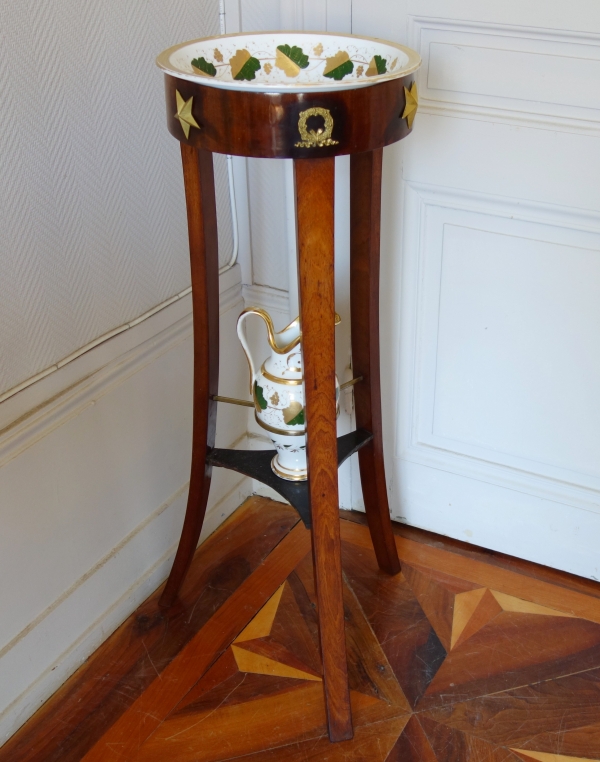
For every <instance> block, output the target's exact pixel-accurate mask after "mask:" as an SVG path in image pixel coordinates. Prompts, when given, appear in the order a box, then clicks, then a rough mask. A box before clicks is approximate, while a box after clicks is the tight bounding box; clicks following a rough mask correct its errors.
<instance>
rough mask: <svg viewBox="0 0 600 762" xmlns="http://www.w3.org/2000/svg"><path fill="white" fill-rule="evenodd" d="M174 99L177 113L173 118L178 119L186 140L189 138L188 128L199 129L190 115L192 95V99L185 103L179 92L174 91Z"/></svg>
mask: <svg viewBox="0 0 600 762" xmlns="http://www.w3.org/2000/svg"><path fill="white" fill-rule="evenodd" d="M175 98H176V100H177V113H176V114H174V116H175V117H176V118H177V119H179V124H180V125H181V129H182V130H183V134H184V135H185V136H186V138H189V136H190V127H196V129H198V130H199V129H200V125H199V124H198V122H197V121H196V120H195V119H194V117H193V115H192V105H193V101H194V96H193V95H192V97H191V98H188V100H187V101H186V100H185V98H184V97H183V96H182V95H181V93H180V92H179V90H175Z"/></svg>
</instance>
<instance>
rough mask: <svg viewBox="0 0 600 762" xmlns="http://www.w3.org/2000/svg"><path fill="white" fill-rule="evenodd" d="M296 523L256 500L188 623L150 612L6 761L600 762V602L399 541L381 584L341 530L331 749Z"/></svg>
mask: <svg viewBox="0 0 600 762" xmlns="http://www.w3.org/2000/svg"><path fill="white" fill-rule="evenodd" d="M295 521H296V518H295V515H294V512H293V510H292V509H290V508H289V507H287V506H284V505H282V504H280V503H274V502H271V501H268V500H266V499H262V498H254V499H253V500H252V501H250V502H249V503H247V504H246V505H245V506H244V507H242V509H240V511H239V512H238V514H237V515H234V517H232V519H231V520H229V521H228V522H227V523H226V525H225V526H223V527H222V528H221V529H219V530H218V532H217V533H216V534H215V535H214V536H213V537H212V538H211V539H209V540H208V541H207V543H205V544H204V546H202V547H201V548H200V550H199V551H198V555H197V556H196V558H195V560H194V563H193V565H192V568H191V570H190V575H189V577H188V579H187V581H186V583H185V585H184V587H183V589H182V594H181V604H182V607H183V608H182V612H181V614H180V615H174V614H171V617H170V618H168V619H167V618H165V616H164V614H162V613H161V612H160V611H159V609H158V607H157V596H156V595H155V596H153V598H152V599H150V601H148V602H147V603H146V604H144V606H142V607H141V609H140V610H139V611H138V612H137V613H136V615H134V616H133V617H132V618H131V619H130V621H129V622H128V623H126V624H125V625H123V627H122V628H121V629H120V630H119V631H117V633H115V635H113V636H112V637H111V638H110V639H109V641H107V643H106V644H105V646H103V647H102V648H101V649H100V650H99V651H98V653H97V654H96V655H95V656H94V657H93V658H92V659H91V660H90V662H89V663H88V664H86V665H84V667H82V669H81V670H79V672H78V673H77V674H76V675H74V676H73V678H72V679H71V681H69V684H68V685H67V686H65V688H64V689H63V690H62V691H60V692H59V693H58V694H57V695H56V696H55V697H54V698H53V699H52V700H51V701H50V702H48V704H47V705H46V706H45V707H44V708H43V709H42V710H41V711H40V712H39V713H38V715H37V716H36V717H34V718H33V719H32V720H31V721H30V722H29V723H28V725H26V726H25V727H24V728H23V729H22V731H21V732H20V733H18V734H17V736H15V738H13V739H12V740H11V741H9V742H8V743H7V744H6V745H5V746H4V747H3V748H2V749H1V750H0V761H1V762H4V760H6V761H7V762H8V760H10V761H11V762H13V761H16V762H22V760H28V761H29V762H42V761H45V760H67V762H74V761H75V760H81V759H99V760H100V759H101V760H103V762H104V761H106V762H112V761H113V760H120V761H121V762H123V761H126V762H133V761H134V760H137V761H138V762H158V761H159V760H160V762H162V760H166V759H177V760H182V761H187V762H192V761H193V762H199V761H200V760H202V761H203V762H225V761H226V760H233V759H235V760H244V762H262V761H263V760H283V761H284V762H306V761H308V760H310V761H314V762H317V760H318V761H319V762H321V760H331V761H333V762H337V761H338V760H339V761H340V762H341V761H342V760H344V762H347V761H348V760H353V761H355V762H364V760H369V762H370V760H381V761H382V762H384V761H385V762H531V760H535V761H536V762H588V761H590V760H591V762H600V649H599V647H598V643H599V642H600V622H598V621H597V620H598V619H599V618H600V598H599V597H598V596H597V595H596V593H598V592H599V590H598V588H599V587H600V586H595V587H594V586H592V587H590V588H589V594H586V593H585V592H583V591H582V590H573V589H572V588H573V585H574V580H573V579H571V578H570V576H569V575H564V578H563V579H562V584H561V580H559V578H558V575H556V574H554V573H553V575H552V578H553V580H554V581H553V582H552V583H550V582H548V581H547V580H543V579H540V577H541V576H543V574H542V570H541V569H540V568H537V567H534V565H530V570H531V574H528V573H527V571H528V567H527V565H526V564H525V563H524V562H521V563H520V571H519V572H516V571H515V570H514V569H506V568H500V567H499V566H498V565H496V564H495V563H494V562H493V561H490V562H489V563H486V562H485V560H484V559H485V551H482V550H479V551H478V550H477V549H475V548H472V549H471V550H470V551H469V553H470V554H473V555H474V556H477V557H471V556H470V555H465V553H466V552H467V551H466V550H465V549H463V548H459V547H456V546H455V545H454V543H453V541H447V542H446V543H444V542H443V541H442V540H440V539H439V538H432V537H431V536H429V535H427V534H426V533H415V532H414V531H412V530H411V537H410V538H407V537H404V536H398V535H397V536H396V539H397V541H398V552H399V556H400V560H401V562H402V567H403V570H402V573H401V574H397V575H395V576H390V575H388V574H386V573H384V572H382V571H381V570H380V568H379V565H378V562H377V558H376V556H375V553H374V551H373V548H372V546H371V543H370V538H369V533H368V528H367V527H366V526H362V525H360V524H357V523H355V522H353V521H344V520H342V521H341V530H342V531H341V537H342V551H343V553H342V558H343V569H344V575H343V578H342V596H343V604H344V619H345V624H346V627H345V640H346V649H347V653H348V679H349V685H350V697H351V706H352V714H353V720H354V731H355V732H354V737H353V738H352V739H351V740H346V741H342V742H340V743H335V744H331V743H330V742H329V739H328V737H327V714H326V709H325V701H324V695H323V688H322V684H321V677H322V674H323V667H322V662H321V658H320V654H319V633H318V621H317V604H318V598H317V594H316V592H315V584H314V577H313V561H312V557H311V553H310V543H309V540H310V533H309V532H308V531H307V530H305V529H304V528H303V527H301V526H296V527H295V528H292V527H293V526H294V522H295ZM394 530H395V531H396V532H398V533H399V534H400V535H402V534H404V533H406V532H407V528H406V527H400V526H398V525H394ZM417 537H420V538H421V540H422V541H421V542H419V541H418V540H417ZM581 585H582V586H585V585H584V583H583V581H582V582H581ZM586 585H587V583H586ZM188 622H189V624H188ZM146 648H147V651H146ZM242 652H243V656H241V657H240V654H242ZM151 673H152V674H151ZM148 723H149V724H148ZM149 731H150V732H149ZM102 733H103V735H102V737H100V735H101V734H102ZM88 734H89V735H90V736H91V737H90V738H87V735H88ZM90 747H93V748H92V750H91V753H89V754H87V756H86V752H87V751H88V750H89V749H90Z"/></svg>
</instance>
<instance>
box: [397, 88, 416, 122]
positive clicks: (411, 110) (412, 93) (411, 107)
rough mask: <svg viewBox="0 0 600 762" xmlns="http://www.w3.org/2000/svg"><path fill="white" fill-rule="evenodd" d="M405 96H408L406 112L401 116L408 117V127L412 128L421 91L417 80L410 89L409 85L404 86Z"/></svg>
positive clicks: (402, 117)
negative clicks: (418, 88) (419, 91)
mask: <svg viewBox="0 0 600 762" xmlns="http://www.w3.org/2000/svg"><path fill="white" fill-rule="evenodd" d="M404 97H405V98H406V105H405V106H404V113H403V114H402V116H401V117H400V118H401V119H406V123H407V124H408V129H409V130H411V129H412V126H413V122H414V121H415V115H416V113H417V109H418V108H419V93H418V91H417V83H416V82H413V83H412V86H411V88H410V90H409V89H408V88H407V87H405V88H404Z"/></svg>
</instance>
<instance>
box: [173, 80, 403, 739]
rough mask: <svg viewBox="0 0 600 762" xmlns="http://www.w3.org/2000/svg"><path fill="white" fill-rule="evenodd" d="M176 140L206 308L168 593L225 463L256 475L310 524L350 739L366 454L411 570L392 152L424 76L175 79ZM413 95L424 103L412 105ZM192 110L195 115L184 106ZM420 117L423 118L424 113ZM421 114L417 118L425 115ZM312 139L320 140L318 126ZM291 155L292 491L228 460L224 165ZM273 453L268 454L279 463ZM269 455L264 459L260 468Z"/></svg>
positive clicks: (340, 712)
mask: <svg viewBox="0 0 600 762" xmlns="http://www.w3.org/2000/svg"><path fill="white" fill-rule="evenodd" d="M165 80H166V101H167V119H168V127H169V130H170V132H171V133H172V134H173V135H174V137H176V138H177V139H178V140H179V141H180V142H181V155H182V160H183V174H184V182H185V193H186V204H187V217H188V228H189V241H190V256H191V271H192V296H193V310H194V413H193V415H194V420H193V425H194V431H193V446H192V468H191V481H190V491H189V498H188V505H187V512H186V516H185V522H184V525H183V531H182V535H181V540H180V543H179V548H178V551H177V555H176V558H175V562H174V564H173V568H172V571H171V574H170V576H169V579H168V582H167V585H166V588H165V590H164V592H163V594H162V598H161V605H162V606H163V607H164V608H166V609H168V608H169V607H171V606H172V605H173V604H174V602H175V600H176V598H177V594H178V591H179V589H180V587H181V585H182V583H183V580H184V578H185V575H186V573H187V571H188V568H189V566H190V563H191V561H192V557H193V555H194V552H195V550H196V546H197V544H198V539H199V537H200V530H201V528H202V522H203V519H204V513H205V510H206V504H207V500H208V494H209V489H210V480H211V472H212V468H213V466H215V465H217V466H221V467H225V468H232V469H235V470H237V471H240V472H241V473H245V474H247V475H249V476H253V477H254V478H257V479H259V480H261V481H265V482H268V483H269V484H270V486H272V487H274V488H275V489H277V490H278V491H279V492H281V494H283V495H284V496H285V497H286V498H287V499H288V500H289V502H290V503H291V504H292V505H294V506H295V507H296V508H297V509H298V510H299V512H300V514H301V515H302V518H303V519H304V521H305V523H307V525H308V526H312V538H313V557H314V568H315V583H316V590H317V600H318V615H319V636H320V643H321V655H322V661H323V682H324V690H325V699H326V706H327V717H328V727H329V736H330V739H331V740H332V741H341V740H345V739H348V738H351V737H352V733H353V731H352V717H351V709H350V695H349V689H348V675H347V665H346V649H345V634H344V610H343V604H342V570H341V549H340V530H339V514H338V484H337V469H338V465H339V463H340V462H341V461H342V460H344V459H345V458H346V457H348V455H350V454H351V453H352V452H355V451H358V457H359V464H360V477H361V482H362V489H363V495H364V502H365V508H366V513H367V519H368V524H369V529H370V533H371V538H372V541H373V546H374V548H375V553H376V556H377V560H378V563H379V566H380V567H381V569H382V570H384V571H385V572H387V573H389V574H397V573H398V572H399V571H400V563H399V560H398V555H397V552H396V545H395V542H394V537H393V534H392V526H391V520H390V514H389V509H388V500H387V490H386V481H385V470H384V461H383V441H382V421H381V394H380V375H379V374H380V370H379V239H380V211H381V171H382V155H383V147H384V146H386V145H389V144H390V143H394V142H396V141H398V140H400V139H402V138H404V137H405V136H406V135H407V134H408V133H409V132H410V126H412V119H411V118H409V119H407V118H405V114H406V112H407V110H408V109H407V104H409V103H410V98H411V97H412V98H413V101H414V100H415V98H416V92H415V90H414V87H411V85H412V80H413V77H412V75H409V76H406V77H398V78H396V79H391V80H388V81H386V82H382V83H380V84H376V85H372V86H369V87H361V88H355V89H345V90H339V91H331V92H304V93H294V92H289V93H265V92H256V91H255V92H250V91H248V92H244V91H241V90H227V89H218V88H214V87H207V86H204V85H203V84H201V83H198V82H192V81H189V80H186V79H179V78H176V77H173V76H171V75H169V74H166V75H165ZM413 93H414V95H413ZM182 104H185V106H186V107H187V106H188V105H189V109H188V111H189V114H188V111H185V109H184V108H183V107H182ZM415 108H416V107H415ZM413 111H414V110H413ZM311 125H314V128H313V129H312V130H311V131H310V132H308V127H310V126H311ZM213 152H216V153H226V154H235V155H240V156H250V157H258V158H292V159H294V166H295V183H296V202H297V224H298V274H299V278H298V280H299V297H300V320H301V326H302V348H303V367H304V383H305V393H306V420H307V453H308V469H309V478H308V482H295V483H290V482H285V481H284V480H282V479H278V477H276V476H274V475H273V473H272V472H271V471H270V469H269V468H268V467H267V468H265V463H268V461H265V458H264V454H262V453H257V452H253V453H244V452H240V451H233V450H218V449H216V448H215V447H214V444H215V428H216V418H217V401H216V400H215V397H216V396H217V395H218V377H219V297H218V293H219V288H218V268H219V265H218V247H217V216H216V203H215V189H214V175H213V159H212V154H213ZM344 154H350V155H351V156H350V167H351V170H350V197H351V202H350V206H351V212H350V232H351V236H350V237H351V244H350V272H351V276H350V277H351V315H352V317H351V331H352V362H353V369H354V375H355V376H356V377H358V376H361V377H362V381H361V382H360V383H357V384H356V386H355V388H354V394H355V409H356V426H357V430H356V432H354V433H353V434H349V435H346V437H340V439H339V440H338V439H337V437H336V403H335V366H334V348H335V347H334V314H335V308H334V162H335V157H336V156H339V155H344ZM272 454H273V453H272V452H271V453H270V454H269V455H268V458H269V460H270V457H272ZM261 458H262V460H261Z"/></svg>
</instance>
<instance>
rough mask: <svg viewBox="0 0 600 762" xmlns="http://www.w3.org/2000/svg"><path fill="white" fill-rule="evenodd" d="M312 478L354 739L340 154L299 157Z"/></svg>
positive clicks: (334, 654)
mask: <svg viewBox="0 0 600 762" xmlns="http://www.w3.org/2000/svg"><path fill="white" fill-rule="evenodd" d="M294 165H295V173H296V204H297V214H298V281H299V291H300V294H299V295H300V320H301V325H302V353H303V365H304V388H305V394H306V401H305V405H306V421H307V455H308V482H309V494H310V502H311V510H312V523H313V528H312V542H313V558H314V567H315V586H316V592H317V602H318V614H319V637H320V641H321V656H322V659H323V681H324V689H325V702H326V706H327V719H328V726H329V738H330V739H331V741H344V740H347V739H349V738H352V735H353V731H352V715H351V709H350V691H349V688H348V668H347V663H346V640H345V630H344V606H343V601H342V562H341V544H340V526H339V501H338V465H337V440H336V403H335V336H334V322H335V303H334V248H333V246H334V239H333V225H334V212H333V210H334V170H335V160H334V159H333V158H331V159H300V160H296V161H295V162H294Z"/></svg>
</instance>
